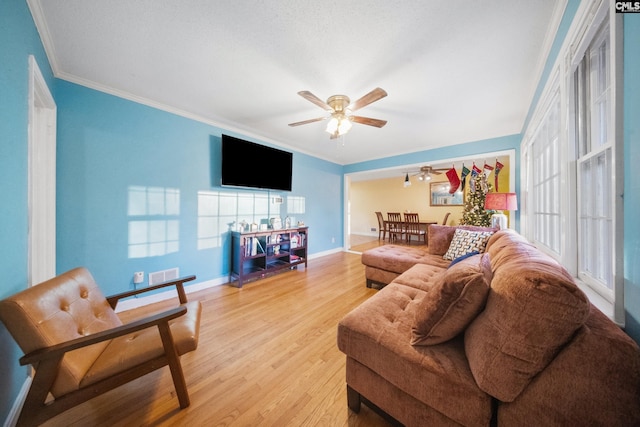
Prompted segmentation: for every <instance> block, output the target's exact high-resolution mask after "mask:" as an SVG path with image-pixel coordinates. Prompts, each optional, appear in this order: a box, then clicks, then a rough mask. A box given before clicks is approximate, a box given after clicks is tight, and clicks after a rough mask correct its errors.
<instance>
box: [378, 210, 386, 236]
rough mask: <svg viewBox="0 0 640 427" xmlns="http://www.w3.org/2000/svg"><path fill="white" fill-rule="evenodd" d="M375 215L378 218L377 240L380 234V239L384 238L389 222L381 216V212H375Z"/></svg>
mask: <svg viewBox="0 0 640 427" xmlns="http://www.w3.org/2000/svg"><path fill="white" fill-rule="evenodd" d="M376 217H377V218H378V240H380V236H382V240H384V239H385V238H386V236H387V232H388V231H389V224H388V223H387V221H385V219H384V216H382V212H376Z"/></svg>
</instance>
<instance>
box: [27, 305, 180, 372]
mask: <svg viewBox="0 0 640 427" xmlns="http://www.w3.org/2000/svg"><path fill="white" fill-rule="evenodd" d="M186 312H187V308H186V307H185V306H180V307H174V308H172V309H170V310H166V311H163V312H161V313H158V314H154V315H152V316H149V317H146V318H144V319H140V320H136V321H134V322H131V323H127V324H125V325H122V326H118V327H116V328H112V329H107V330H105V331H101V332H97V333H95V334H90V335H86V336H83V337H80V338H76V339H74V340H71V341H66V342H63V343H60V344H56V345H52V346H49V347H44V348H39V349H37V350H34V351H32V352H30V353H29V354H25V355H24V356H22V357H21V358H20V364H21V365H28V364H36V363H38V362H42V361H45V360H49V359H58V360H61V359H62V357H63V356H64V354H65V353H67V352H69V351H72V350H76V349H79V348H82V347H86V346H89V345H92V344H96V343H99V342H102V341H108V340H111V339H113V338H116V337H119V336H122V335H127V334H130V333H132V332H136V331H139V330H142V329H146V328H149V327H152V326H158V327H160V326H161V325H163V324H164V325H168V323H169V320H171V319H175V318H176V317H180V316H182V315H184V314H185V313H186Z"/></svg>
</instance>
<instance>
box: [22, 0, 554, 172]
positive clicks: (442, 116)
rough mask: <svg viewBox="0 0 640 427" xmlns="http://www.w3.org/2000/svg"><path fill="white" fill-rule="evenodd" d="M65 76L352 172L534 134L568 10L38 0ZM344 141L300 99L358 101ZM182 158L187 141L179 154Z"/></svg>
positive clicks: (354, 2) (466, 0)
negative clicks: (532, 111)
mask: <svg viewBox="0 0 640 427" xmlns="http://www.w3.org/2000/svg"><path fill="white" fill-rule="evenodd" d="M28 3H29V5H30V8H31V10H32V14H33V16H34V19H35V21H36V25H37V27H38V30H39V32H40V35H41V37H42V39H43V43H44V45H45V49H46V51H47V55H48V56H49V61H50V63H51V65H52V68H53V70H54V73H55V75H56V76H57V77H59V78H62V79H65V80H69V81H72V82H76V83H79V84H83V85H86V86H89V87H92V88H95V89H98V90H102V91H105V92H109V93H113V94H116V95H119V96H123V97H125V98H128V99H133V100H136V101H138V102H143V103H145V104H149V105H153V106H156V107H159V108H162V109H165V110H168V111H172V112H176V113H178V114H181V115H185V116H187V117H192V118H196V119H198V120H203V121H205V122H207V123H211V124H214V125H216V126H220V127H222V128H224V129H228V130H231V131H235V132H238V133H240V134H241V135H244V136H245V137H247V139H253V140H262V141H268V142H271V143H275V144H277V145H279V146H282V147H284V148H290V149H295V150H299V151H302V152H305V153H309V154H312V155H315V156H317V157H320V158H324V159H327V160H331V161H333V162H336V163H339V164H350V163H355V162H359V161H364V160H370V159H376V158H382V157H387V156H391V155H395V154H401V153H410V152H415V151H421V150H426V149H430V148H435V147H441V146H446V145H453V144H459V143H463V142H469V141H477V140H482V139H487V138H492V137H498V136H504V135H511V134H516V133H520V132H521V130H522V127H523V124H524V121H525V118H526V114H527V112H528V107H529V105H530V103H531V100H532V98H533V94H534V91H535V88H536V86H537V84H538V80H539V78H540V75H541V72H542V67H543V65H544V64H543V60H544V59H545V58H546V56H547V54H548V50H549V46H550V43H551V41H552V36H554V35H555V30H556V28H557V25H558V22H559V18H560V17H561V14H562V12H563V10H562V9H563V6H564V4H565V2H563V1H558V0H536V1H535V2H531V1H530V0H508V1H507V0H483V1H477V0H440V1H436V0H366V1H365V0H351V1H338V0H324V1H322V2H316V1H301V0H272V1H264V0H262V1H260V0H237V1H222V0H218V1H212V0H28ZM375 87H381V88H383V89H385V90H386V91H387V92H388V94H389V95H388V96H387V97H386V98H383V99H381V100H380V101H377V102H375V103H373V104H371V105H369V106H367V107H364V108H363V109H361V110H359V111H358V115H362V116H367V117H373V118H379V119H384V120H387V121H388V123H387V125H386V126H385V127H383V128H380V129H378V128H374V127H370V126H365V125H361V124H355V125H354V126H353V128H352V130H351V131H350V132H349V133H348V134H347V135H346V136H345V137H344V138H340V139H338V140H330V139H329V135H328V134H327V133H325V132H324V127H325V126H326V122H317V123H312V124H308V125H304V126H299V127H289V126H287V124H288V123H291V122H296V121H301V120H306V119H311V118H315V117H322V116H324V115H325V112H324V111H323V110H322V109H320V108H319V107H318V106H316V105H314V104H312V103H310V102H309V101H307V100H305V99H303V98H302V97H300V96H299V95H297V92H298V91H301V90H309V91H311V92H312V93H313V94H315V95H317V96H318V97H319V98H321V99H323V100H326V99H327V98H328V97H329V96H331V95H334V94H345V95H347V96H349V97H350V98H351V99H352V101H354V100H356V99H357V98H359V97H360V96H362V95H364V94H366V93H367V92H369V91H370V90H372V89H374V88H375ZM176 143H178V142H176Z"/></svg>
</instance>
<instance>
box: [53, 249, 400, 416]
mask: <svg viewBox="0 0 640 427" xmlns="http://www.w3.org/2000/svg"><path fill="white" fill-rule="evenodd" d="M378 244H383V242H380V243H378V240H377V239H375V240H374V241H373V242H371V241H369V242H368V243H367V242H365V243H364V245H365V246H360V249H362V248H365V247H366V245H378ZM352 249H354V248H352ZM194 273H196V274H197V272H194ZM376 292H377V291H375V290H373V289H369V288H367V287H366V286H365V276H364V266H363V265H362V264H361V262H360V255H359V254H356V253H349V252H341V253H337V254H332V255H329V256H325V257H321V258H317V259H312V260H310V261H309V266H308V268H307V269H304V267H301V268H300V269H299V270H297V271H295V270H294V271H289V272H286V273H283V274H279V275H275V276H272V277H269V278H266V279H263V280H259V281H255V282H251V283H247V284H245V285H244V287H243V288H242V289H237V288H235V287H232V286H228V285H223V286H217V287H214V288H211V289H207V290H204V291H200V292H197V293H192V294H190V295H189V299H190V300H194V299H198V300H200V301H201V302H202V306H203V313H202V322H201V330H200V342H199V346H198V349H197V350H195V351H194V352H191V353H188V354H185V355H183V356H182V358H181V360H182V366H183V369H184V373H185V377H186V381H187V386H188V389H189V394H190V398H191V406H190V407H188V408H186V409H183V410H180V409H179V406H178V400H177V398H176V396H175V391H174V389H173V384H172V382H171V377H170V374H169V370H168V368H166V367H165V368H162V369H160V370H158V371H156V372H153V373H151V374H149V375H147V376H146V377H143V378H140V379H138V380H135V381H133V382H131V383H129V384H126V385H124V386H122V387H120V388H117V389H115V390H113V391H111V392H108V393H106V394H104V395H102V396H99V397H97V398H94V399H92V400H90V401H89V402H86V403H84V404H82V405H80V406H77V407H75V408H73V409H71V410H69V411H67V412H65V413H63V414H61V415H59V416H58V417H56V418H54V419H52V420H50V421H49V422H47V423H46V424H45V425H46V426H109V427H112V426H134V425H135V426H182V425H185V426H186V425H188V426H332V427H334V426H352V427H364V426H372V427H383V426H388V425H389V424H388V423H387V422H386V421H385V420H384V419H382V418H381V417H380V416H379V415H378V414H376V413H375V412H373V411H372V410H370V409H369V408H367V407H366V406H364V405H363V406H362V409H361V411H360V413H359V414H355V413H353V412H351V411H349V409H348V408H347V398H346V384H345V355H344V354H343V353H341V352H340V351H339V350H338V348H337V345H336V333H337V324H338V321H339V320H340V319H341V318H342V317H343V316H344V315H345V314H346V313H348V312H349V311H350V310H352V309H353V308H354V307H356V306H358V305H359V304H360V303H361V302H363V301H365V300H366V299H367V298H369V297H371V296H372V295H373V294H375V293H376ZM172 304H175V303H174V302H162V303H159V304H154V305H153V306H149V311H151V310H157V309H158V308H159V307H164V306H170V305H172Z"/></svg>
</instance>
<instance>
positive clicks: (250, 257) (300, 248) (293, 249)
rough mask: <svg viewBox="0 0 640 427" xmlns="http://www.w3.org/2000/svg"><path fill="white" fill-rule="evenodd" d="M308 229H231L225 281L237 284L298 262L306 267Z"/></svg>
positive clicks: (293, 265)
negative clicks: (227, 276) (229, 265)
mask: <svg viewBox="0 0 640 427" xmlns="http://www.w3.org/2000/svg"><path fill="white" fill-rule="evenodd" d="M308 236H309V228H308V227H293V228H286V229H281V230H262V231H251V232H238V231H234V232H232V236H231V272H230V274H229V282H230V283H233V282H234V281H235V280H237V287H239V288H241V287H242V285H243V284H244V283H245V282H247V281H250V280H257V279H261V278H263V277H267V276H268V275H271V274H276V273H281V272H284V271H285V270H294V269H297V268H298V265H300V264H304V266H305V268H306V267H307V244H308Z"/></svg>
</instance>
